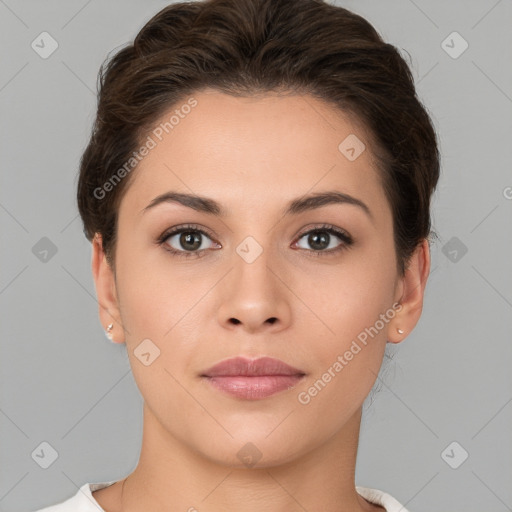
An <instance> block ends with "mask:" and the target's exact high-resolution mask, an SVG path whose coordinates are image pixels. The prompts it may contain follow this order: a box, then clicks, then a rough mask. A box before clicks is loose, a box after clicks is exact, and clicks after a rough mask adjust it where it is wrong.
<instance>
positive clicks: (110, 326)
mask: <svg viewBox="0 0 512 512" xmlns="http://www.w3.org/2000/svg"><path fill="white" fill-rule="evenodd" d="M113 328H114V324H108V326H107V331H106V333H105V334H106V335H107V338H108V339H109V340H110V341H112V338H113V335H112V329H113Z"/></svg>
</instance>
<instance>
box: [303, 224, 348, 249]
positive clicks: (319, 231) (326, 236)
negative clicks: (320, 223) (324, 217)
mask: <svg viewBox="0 0 512 512" xmlns="http://www.w3.org/2000/svg"><path fill="white" fill-rule="evenodd" d="M332 235H334V236H335V237H336V238H338V239H339V240H341V242H340V243H339V244H338V245H333V244H334V239H333V236H332ZM303 238H305V239H306V242H307V244H309V245H310V246H311V247H312V251H314V252H334V251H336V250H339V249H342V248H343V247H345V246H348V245H351V244H352V239H351V238H350V236H349V235H348V234H347V233H344V232H342V231H338V230H337V229H335V228H333V227H326V228H316V229H313V230H310V231H308V232H306V233H304V234H303V235H302V236H301V237H300V238H299V241H300V240H302V239H303ZM297 244H299V242H297ZM299 247H300V248H301V249H307V247H301V246H300V245H299Z"/></svg>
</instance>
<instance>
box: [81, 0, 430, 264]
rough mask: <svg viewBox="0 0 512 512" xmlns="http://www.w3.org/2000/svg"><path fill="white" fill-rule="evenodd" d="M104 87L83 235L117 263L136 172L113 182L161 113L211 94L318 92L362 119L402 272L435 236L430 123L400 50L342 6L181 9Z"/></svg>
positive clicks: (125, 56)
mask: <svg viewBox="0 0 512 512" xmlns="http://www.w3.org/2000/svg"><path fill="white" fill-rule="evenodd" d="M98 81H99V84H98V107H97V116H96V119H95V122H94V126H93V129H92V134H91V138H90V141H89V143H88V146H87V148H86V149H85V151H84V153H83V155H82V158H81V161H80V174H79V180H78V190H77V199H78V208H79V212H80V215H81V218H82V221H83V224H84V233H85V235H86V237H87V238H88V239H89V240H92V239H93V237H94V234H95V233H99V234H101V237H102V242H103V249H104V251H105V254H106V256H107V259H108V261H109V263H110V265H111V266H114V261H115V246H116V232H117V216H118V211H119V204H120V201H121V199H122V197H123V193H124V192H125V191H126V187H127V186H128V184H129V183H130V180H131V178H132V175H133V171H132V172H130V173H126V172H125V173H122V175H123V176H124V177H123V179H121V180H119V183H116V186H112V187H110V190H109V192H108V193H105V188H103V186H104V184H105V183H107V182H109V179H111V177H112V176H114V175H116V173H117V176H118V177H119V175H120V174H119V172H118V171H119V170H120V169H121V168H122V166H123V165H125V163H126V162H127V161H129V160H130V158H131V157H132V155H133V153H134V151H135V150H137V149H138V148H139V147H140V146H141V144H142V141H143V140H144V138H145V137H147V134H148V133H149V132H150V131H151V129H152V128H153V127H154V125H155V123H156V122H157V121H158V120H159V119H160V118H161V116H162V115H164V114H165V113H166V112H167V111H169V109H171V108H172V107H173V106H174V105H176V104H178V103H179V102H181V101H184V99H185V98H187V97H190V95H192V94H193V93H195V92H198V91H200V90H202V89H205V88H212V89H215V90H218V91H219V92H223V93H227V94H230V95H233V96H248V95H260V94H265V93H270V92H283V93H287V92H289V93H295V92H296V93H299V94H310V95H312V96H314V97H316V98H318V99H321V100H323V101H325V102H326V103H328V104H329V105H330V106H332V107H333V108H334V109H338V110H339V111H340V113H345V114H346V115H349V116H353V117H354V118H355V119H357V120H358V121H359V122H360V123H361V125H362V126H364V127H365V129H366V130H367V131H368V132H369V134H370V135H371V138H372V143H371V145H370V151H371V153H372V156H373V157H374V158H375V161H376V162H377V163H378V169H379V175H380V176H381V179H382V183H383V187H384V191H385V194H386V197H387V199H388V201H389V203H390V205H391V210H392V213H393V228H394V241H395V248H396V253H397V262H398V269H399V272H400V273H403V272H404V270H405V268H406V266H407V262H408V260H409V258H410V256H411V254H412V252H413V251H414V249H415V248H416V247H417V246H418V244H420V243H421V242H422V241H423V240H424V239H425V238H428V236H429V234H430V227H431V224H430V201H431V195H432V193H433V191H434V189H435V186H436V184H437V181H438V178H439V152H438V144H437V138H436V133H435V130H434V128H433V125H432V122H431V119H430V117H429V115H428V113H427V112H426V110H425V108H424V106H423V105H422V103H421V101H420V100H419V99H418V97H417V95H416V91H415V87H414V80H413V77H412V74H411V71H410V69H409V67H408V65H407V63H406V62H405V61H404V59H403V58H402V57H401V55H400V53H399V52H398V50H397V49H396V48H395V47H394V46H392V45H391V44H388V43H385V42H384V41H383V40H382V38H381V37H380V35H379V34H378V33H377V31H376V30H375V29H374V27H373V26H372V25H371V24H370V23H369V22H368V21H366V20H365V19H364V18H362V17H361V16H358V15H356V14H354V13H352V12H350V11H348V10H346V9H344V8H341V7H337V6H334V5H331V4H328V3H325V2H322V1H320V0H207V1H195V2H180V3H174V4H171V5H169V6H167V7H165V8H164V9H162V10H161V11H160V12H159V13H158V14H156V15H155V16H154V17H153V18H151V19H150V20H149V21H148V22H147V23H146V24H145V25H144V27H143V28H142V29H141V30H140V32H139V33H138V34H137V36H136V37H135V40H134V41H133V44H129V45H128V46H126V47H124V48H123V49H121V50H120V51H118V52H117V53H116V54H115V55H114V57H113V58H112V59H110V60H109V59H108V58H107V59H106V61H105V62H104V63H103V64H102V66H101V68H100V72H99V80H98ZM340 142H341V141H340ZM125 169H126V167H125ZM98 190H102V191H103V192H102V193H101V194H99V193H98Z"/></svg>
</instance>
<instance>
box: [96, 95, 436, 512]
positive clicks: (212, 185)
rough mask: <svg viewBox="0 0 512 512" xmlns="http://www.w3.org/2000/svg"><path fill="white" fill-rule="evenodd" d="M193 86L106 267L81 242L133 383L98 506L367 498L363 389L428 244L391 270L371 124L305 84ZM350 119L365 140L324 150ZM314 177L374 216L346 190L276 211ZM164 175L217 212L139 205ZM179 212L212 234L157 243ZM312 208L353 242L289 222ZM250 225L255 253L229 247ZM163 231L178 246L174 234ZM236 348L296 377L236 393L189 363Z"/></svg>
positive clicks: (312, 185) (411, 290)
mask: <svg viewBox="0 0 512 512" xmlns="http://www.w3.org/2000/svg"><path fill="white" fill-rule="evenodd" d="M193 97H194V98H195V99H196V100H197V102H198V104H197V106H196V107H195V108H194V109H193V110H192V111H191V112H190V113H189V114H188V115H187V116H185V117H184V118H183V119H180V122H179V124H178V125H176V126H175V127H174V129H173V130H172V132H170V133H169V134H168V135H166V136H165V138H164V139H163V140H162V141H161V142H159V143H158V145H157V146H156V147H155V148H153V149H151V151H150V152H149V154H148V155H147V156H146V157H145V158H144V159H143V160H142V161H141V162H140V163H139V165H138V167H137V168H136V169H135V170H134V171H132V172H133V173H134V175H133V176H131V178H133V181H132V182H131V184H130V187H129V188H128V189H127V191H126V195H125V196H124V197H123V199H122V201H121V204H120V211H119V220H118V228H119V231H118V241H117V252H116V260H115V263H116V271H115V274H114V273H113V271H112V269H111V268H110V267H109V266H108V264H107V262H106V259H105V256H104V253H103V251H102V248H101V237H100V236H97V237H96V238H95V239H94V241H93V254H92V270H93V275H94V280H95V285H96V292H97V296H98V302H99V306H100V307H99V313H100V318H101V322H102V324H103V326H104V327H105V328H106V326H107V325H108V324H110V323H114V328H113V330H112V334H113V338H114V340H115V341H116V342H118V343H126V344H127V347H126V348H127V351H128V355H129V359H130V364H131V368H132V371H133V375H134V378H135V381H136V383H137V386H138V388H139V390H140V392H141V394H142V396H143V398H144V410H143V411H144V432H143V441H142V448H141V454H140V459H139V464H138V466H137V468H136V469H135V470H134V471H133V472H132V473H131V474H130V475H129V476H128V478H127V480H126V482H125V486H124V491H123V493H121V488H122V484H123V481H120V482H118V483H116V484H114V485H112V486H110V487H108V488H106V489H103V490H100V491H96V492H95V493H94V494H93V495H94V497H95V498H96V500H97V501H98V502H99V503H100V505H101V506H102V507H103V508H105V510H107V512H115V511H120V510H123V511H128V510H129V511H142V510H164V507H167V508H166V510H169V507H172V510H189V509H190V510H191V511H192V510H194V509H192V508H191V507H195V509H197V510H199V511H201V512H202V511H208V512H220V511H224V512H225V511H227V510H237V511H245V512H252V511H261V510H266V511H270V512H284V511H287V512H290V511H303V510H304V509H306V510H309V511H316V510H322V511H325V512H348V511H350V512H354V511H370V510H373V511H376V510H381V511H382V510H384V509H383V508H382V507H380V506H377V505H372V504H370V503H369V502H367V501H366V500H364V499H363V498H362V497H361V496H359V495H358V494H357V492H356V490H355V483H354V474H355V464H356V455H357V445H358V439H359V428H360V421H361V413H362V405H363V402H364V400H365V398H366V396H367V395H368V393H369V392H370V390H371V388H372V386H373V384H374V383H375V380H376V377H377V375H378V372H379V368H380V366H381V364H382V360H383V354H384V350H385V346H386V343H387V342H390V343H399V342H401V341H402V340H403V339H404V338H405V337H406V336H407V334H409V333H410V332H411V330H412V329H413V328H414V326H415V325H416V323H417V321H418V319H419V317H420V315H421V310H422V304H423V294H424V289H425V285H426V281H427V277H428V273H429V268H430V256H429V248H428V243H427V241H424V242H423V243H422V244H421V245H420V246H419V247H418V248H417V250H416V252H415V253H414V254H413V256H412V258H411V260H410V265H409V268H408V270H407V272H406V274H405V276H400V275H399V274H398V272H397V268H396V254H395V250H394V244H393V223H392V215H391V209H390V205H389V203H388V202H387V200H386V197H385V195H384V190H383V188H382V184H381V181H380V177H379V174H378V171H377V170H376V168H375V165H374V162H373V160H372V151H371V150H372V146H371V140H370V138H369V137H368V135H367V134H366V133H365V131H364V129H362V128H361V127H360V126H358V124H357V123H355V122H351V121H350V120H349V117H348V116H344V115H342V114H341V113H340V112H339V111H336V110H334V109H333V108H332V107H329V106H327V105H326V104H325V103H323V102H321V101H320V100H318V99H315V98H313V97H311V96H300V95H288V96H284V95H276V94H266V95H264V96H258V97H248V98H235V97H232V96H229V95H225V94H222V93H219V92H217V91H212V90H208V89H206V90H203V91H200V92H198V93H196V94H194V95H193ZM185 101H186V100H185ZM185 101H184V102H183V103H185ZM175 108H176V106H173V108H172V109H170V110H169V112H170V113H172V111H173V110H174V109H175ZM169 117H170V114H166V115H165V116H163V117H162V119H163V120H168V119H169ZM349 134H356V135H357V137H358V138H359V139H360V140H362V141H363V142H364V143H365V145H366V150H365V151H363V152H362V153H361V155H360V156H359V157H358V158H357V159H356V160H354V161H349V160H348V159H347V158H346V157H345V156H344V155H343V154H342V153H341V152H340V151H339V149H338V145H339V144H340V142H341V141H343V140H344V139H345V138H346V137H347V136H348V135H349ZM328 190H336V191H339V192H343V193H346V194H350V195H351V196H354V197H356V198H358V199H359V200H361V201H363V202H364V203H366V205H367V206H368V208H369V210H370V213H371V216H370V215H367V214H366V213H365V212H364V210H363V209H362V208H360V207H358V206H355V205H351V204H331V205H326V206H323V207H320V208H317V209H314V210H310V211H305V212H302V213H300V214H298V215H287V216H283V213H282V211H283V209H284V208H285V206H286V205H287V204H288V202H289V201H291V200H292V199H296V198H300V197H302V196H304V195H305V194H313V193H318V192H323V191H328ZM168 191H177V192H184V193H194V194H198V195H201V196H207V197H210V198H212V199H215V200H216V201H217V202H219V203H220V204H221V206H222V207H223V208H224V209H225V210H226V216H225V217H222V218H221V217H216V216H214V215H211V214H206V213H203V212H198V211H195V210H193V209H190V208H187V207H185V206H183V205H180V204H177V203H174V204H171V203H166V204H160V205H158V206H156V207H155V208H153V209H150V210H148V211H147V212H146V213H144V214H142V213H141V210H142V209H143V208H145V207H146V206H147V205H148V204H149V203H150V202H151V201H152V200H153V199H154V198H155V197H156V196H158V195H159V194H162V193H164V192H168ZM186 223H193V224H196V225H198V227H199V228H201V229H204V230H206V231H207V232H208V233H209V235H208V236H204V235H200V234H199V235H198V236H199V237H201V240H202V243H201V246H200V252H202V257H196V255H194V254H193V255H192V257H190V258H184V257H178V256H174V255H172V254H171V253H170V252H168V251H166V249H165V247H164V246H159V245H158V244H157V243H156V240H157V238H158V237H159V236H160V235H161V234H162V233H164V231H166V230H168V229H169V228H172V227H174V226H179V225H181V224H186ZM324 223H327V224H332V225H333V226H335V227H337V228H341V229H343V230H345V231H347V232H348V233H349V234H350V235H351V237H352V238H353V240H354V243H353V244H352V245H351V246H345V247H343V249H342V250H341V251H338V252H333V253H331V254H328V253H326V252H325V251H327V250H330V249H331V248H335V247H338V246H340V245H342V244H343V240H341V239H339V238H338V237H337V236H336V235H330V241H329V240H328V242H327V243H328V248H323V249H317V250H315V247H317V246H315V245H311V240H309V242H308V235H307V234H306V235H305V236H304V233H307V232H309V231H311V230H312V229H314V228H319V227H321V226H322V224H324ZM210 234H211V235H210ZM248 236H250V237H253V238H254V239H255V240H256V241H257V243H258V244H259V245H260V246H261V248H262V249H263V252H262V253H261V254H260V255H259V256H258V257H257V258H256V259H255V261H253V262H252V263H248V262H247V261H246V260H244V259H243V258H242V257H241V256H240V255H239V253H237V247H238V246H239V245H240V244H241V242H242V241H244V239H245V238H246V237H248ZM324 236H326V237H329V234H327V233H325V232H324ZM313 243H314V242H313ZM327 243H326V245H327ZM166 244H167V247H169V246H170V247H172V248H174V249H176V250H181V251H182V252H187V248H188V249H189V250H188V252H191V251H190V246H187V245H185V246H183V245H182V244H180V235H179V234H178V235H174V236H172V237H171V238H168V239H167V241H166ZM322 251H324V252H323V253H322ZM196 252H197V249H196ZM315 253H316V254H315ZM397 302H400V303H401V304H402V307H401V309H400V311H399V312H397V313H396V314H395V315H394V316H393V318H392V319H390V320H389V321H388V322H386V323H385V326H384V328H382V329H381V330H380V331H379V333H378V335H376V336H374V337H373V338H369V340H368V343H367V345H366V346H364V345H361V344H360V345H361V346H362V349H361V350H360V351H359V352H358V353H357V354H356V355H354V357H353V358H352V360H350V361H349V362H348V364H346V366H344V367H343V369H342V370H341V371H339V372H338V373H336V376H335V377H333V378H332V379H331V381H330V382H329V383H327V384H326V385H325V387H324V388H323V389H322V390H321V391H320V392H318V394H317V395H316V396H314V397H312V398H311V401H310V402H309V403H308V404H301V403H300V402H299V401H298V394H299V393H300V392H301V391H305V390H306V391H307V390H308V388H310V387H311V386H312V385H313V383H314V382H315V381H317V380H318V379H319V378H321V377H322V375H323V374H324V373H325V372H326V371H327V370H328V368H329V367H332V366H333V364H334V363H335V361H336V360H337V358H338V356H339V355H343V354H344V353H345V352H346V351H347V350H348V349H349V348H350V346H351V343H352V341H353V340H354V339H356V338H357V336H358V334H360V333H361V332H362V331H364V329H365V328H368V327H370V326H374V325H375V323H376V321H377V320H378V319H379V315H381V314H385V313H386V312H387V311H389V310H390V309H392V306H393V304H394V303H397ZM271 318H274V321H273V322H272V321H270V320H269V319H271ZM233 319H236V320H237V321H234V320H233ZM397 329H401V330H403V331H404V334H399V333H398V331H397ZM147 338H149V339H150V340H151V341H152V343H153V344H154V345H156V346H157V347H158V349H159V350H160V355H159V357H157V358H156V359H155V360H154V361H153V362H152V363H151V364H150V365H148V366H145V365H144V364H142V363H141V361H140V360H139V358H138V357H137V356H136V355H135V354H134V350H135V349H136V348H137V347H138V345H139V344H140V343H141V341H142V340H144V339H147ZM237 355H245V356H247V357H251V358H253V357H259V356H271V357H276V358H279V359H282V360H283V361H285V362H286V363H288V364H290V365H292V366H295V367H297V368H299V369H301V370H302V371H304V372H305V373H306V376H305V377H304V379H303V380H302V382H300V383H299V384H298V385H297V386H296V387H295V388H293V389H289V390H284V391H281V392H279V393H277V394H275V395H273V396H271V397H268V398H266V399H263V400H243V399H238V398H233V397H231V396H229V395H225V394H223V393H221V392H220V391H217V390H216V389H214V388H213V387H212V386H211V385H210V384H208V383H207V382H205V381H204V379H202V378H200V377H199V375H200V374H201V373H202V372H204V371H205V370H206V369H207V368H209V367H211V366H212V365H213V364H215V363H218V362H220V361H221V360H223V359H226V358H230V357H233V356H237ZM246 443H253V444H254V445H255V446H256V447H257V449H258V450H259V452H261V458H260V459H259V460H258V462H257V463H256V464H255V465H254V466H252V467H248V466H247V465H245V464H244V463H243V462H242V461H241V460H240V459H239V458H238V457H237V453H238V452H239V450H240V449H241V448H242V447H244V445H246Z"/></svg>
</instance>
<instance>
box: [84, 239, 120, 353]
mask: <svg viewBox="0 0 512 512" xmlns="http://www.w3.org/2000/svg"><path fill="white" fill-rule="evenodd" d="M91 267H92V275H93V278H94V283H95V287H96V295H97V298H98V306H99V316H100V321H101V324H102V327H103V329H104V330H105V333H106V335H107V337H108V338H109V339H110V340H111V341H113V342H114V343H123V342H124V329H123V326H122V324H121V315H120V312H119V304H118V301H117V294H116V283H115V278H114V273H113V270H112V268H111V267H110V265H109V264H108V262H107V258H106V256H105V253H104V251H103V244H102V239H101V235H100V234H99V233H96V234H95V235H94V238H93V240H92V261H91ZM111 325H112V327H110V326H111ZM109 327H110V328H109Z"/></svg>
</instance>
